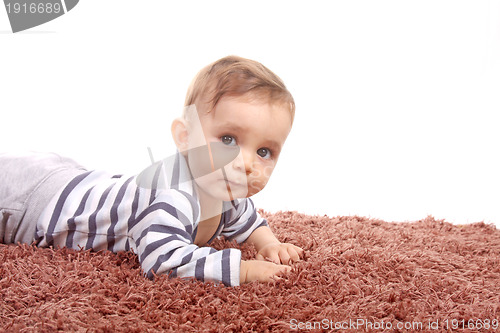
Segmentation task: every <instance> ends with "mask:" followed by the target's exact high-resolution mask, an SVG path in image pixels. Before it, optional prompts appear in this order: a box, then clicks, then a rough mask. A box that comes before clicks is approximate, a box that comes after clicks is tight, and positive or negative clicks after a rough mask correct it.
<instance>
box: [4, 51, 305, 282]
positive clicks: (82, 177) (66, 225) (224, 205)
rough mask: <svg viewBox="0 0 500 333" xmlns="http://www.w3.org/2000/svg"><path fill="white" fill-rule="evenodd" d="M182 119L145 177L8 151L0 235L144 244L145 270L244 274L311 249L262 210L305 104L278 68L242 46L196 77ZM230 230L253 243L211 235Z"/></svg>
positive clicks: (225, 277)
mask: <svg viewBox="0 0 500 333" xmlns="http://www.w3.org/2000/svg"><path fill="white" fill-rule="evenodd" d="M185 105H186V107H185V110H184V113H183V115H182V117H181V118H179V119H176V120H174V121H173V123H172V136H173V139H174V141H175V144H176V146H177V148H178V152H177V153H176V154H175V155H174V156H173V157H171V158H168V159H165V160H163V161H160V162H156V163H154V164H153V165H152V166H150V167H148V168H147V169H146V170H144V171H143V172H142V173H141V174H139V175H138V176H136V177H124V176H121V175H111V174H108V173H106V172H104V171H99V170H94V171H87V170H86V169H85V168H83V167H81V166H80V165H78V164H77V163H76V162H74V161H73V160H70V159H67V158H63V157H61V156H58V155H55V154H39V153H30V154H22V155H12V154H0V211H1V215H0V219H1V222H0V242H3V243H7V244H8V243H18V242H22V243H32V242H35V243H36V244H37V245H38V246H45V247H46V246H55V247H64V246H66V247H69V248H74V249H80V248H84V249H94V250H109V251H114V252H117V251H124V250H125V251H128V250H133V251H134V252H135V253H137V255H138V258H139V261H140V263H141V267H142V268H143V270H144V272H145V274H146V275H147V276H149V277H153V276H154V275H157V274H163V273H164V274H170V276H173V277H175V276H178V277H195V278H197V279H199V280H202V281H220V282H222V283H224V284H225V285H227V286H237V285H240V284H242V283H246V282H250V281H271V280H272V279H273V278H275V277H276V276H277V275H279V274H280V273H283V272H286V271H288V270H290V266H288V265H289V264H290V263H291V262H295V261H298V260H299V259H300V257H301V256H302V254H303V250H302V249H301V248H299V247H297V246H294V245H292V244H288V243H281V242H280V241H279V240H278V239H277V238H276V237H275V236H274V234H273V233H272V231H271V229H270V228H269V227H268V225H267V221H266V220H265V219H263V218H262V217H261V216H260V215H259V214H258V212H257V211H256V210H255V208H254V206H253V203H252V201H251V199H249V197H250V196H252V195H254V194H256V193H258V192H259V191H260V190H262V189H263V188H264V187H265V185H266V184H267V181H268V180H269V177H270V175H271V172H272V171H273V169H274V167H275V165H276V162H277V161H278V158H279V155H280V151H281V149H282V147H283V144H284V143H285V140H286V138H287V136H288V133H289V132H290V130H291V127H292V123H293V118H294V110H295V104H294V101H293V98H292V96H291V94H290V92H289V91H288V90H287V89H286V87H285V85H284V84H283V82H282V81H281V79H280V78H278V77H277V76H276V75H275V74H274V73H272V72H271V71H270V70H269V69H267V68H266V67H264V66H263V65H261V64H260V63H258V62H255V61H252V60H248V59H244V58H240V57H236V56H230V57H225V58H223V59H220V60H218V61H216V62H214V63H213V64H210V65H209V66H207V67H205V68H204V69H202V70H201V71H200V72H199V73H198V75H197V76H196V77H195V79H194V80H193V82H192V84H191V86H190V88H189V90H188V93H187V97H186V103H185ZM219 236H223V237H225V238H227V239H234V240H236V241H237V242H238V243H241V242H247V243H250V244H253V245H254V246H255V248H256V250H257V256H256V260H241V252H240V250H237V249H233V248H230V249H224V250H221V251H216V250H215V249H213V248H211V247H209V246H207V245H208V244H210V243H211V242H212V241H213V240H214V239H215V238H217V237H219Z"/></svg>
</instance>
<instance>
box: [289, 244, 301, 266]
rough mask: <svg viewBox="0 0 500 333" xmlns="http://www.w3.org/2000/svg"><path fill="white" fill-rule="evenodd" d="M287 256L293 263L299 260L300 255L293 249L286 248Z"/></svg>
mask: <svg viewBox="0 0 500 333" xmlns="http://www.w3.org/2000/svg"><path fill="white" fill-rule="evenodd" d="M288 254H289V255H290V259H292V261H293V262H296V261H299V260H300V255H299V253H298V252H297V250H296V249H295V248H294V247H289V248H288Z"/></svg>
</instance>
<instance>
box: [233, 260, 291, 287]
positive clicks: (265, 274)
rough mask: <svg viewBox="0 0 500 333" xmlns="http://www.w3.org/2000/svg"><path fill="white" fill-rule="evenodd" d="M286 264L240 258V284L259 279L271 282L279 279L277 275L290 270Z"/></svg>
mask: <svg viewBox="0 0 500 333" xmlns="http://www.w3.org/2000/svg"><path fill="white" fill-rule="evenodd" d="M290 269H291V268H290V267H289V266H286V265H277V264H275V263H272V262H269V261H260V260H242V261H241V266H240V284H243V283H247V282H251V281H260V282H271V281H273V280H274V279H279V277H278V275H279V274H281V273H286V272H289V271H290Z"/></svg>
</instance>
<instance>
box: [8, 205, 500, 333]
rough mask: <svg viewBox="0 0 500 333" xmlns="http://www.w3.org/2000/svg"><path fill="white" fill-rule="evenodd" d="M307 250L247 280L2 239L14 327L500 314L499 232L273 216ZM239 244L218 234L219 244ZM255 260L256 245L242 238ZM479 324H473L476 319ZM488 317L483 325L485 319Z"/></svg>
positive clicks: (461, 319)
mask: <svg viewBox="0 0 500 333" xmlns="http://www.w3.org/2000/svg"><path fill="white" fill-rule="evenodd" d="M263 214H264V216H266V217H267V218H268V220H269V224H270V225H271V228H273V230H274V231H275V233H276V234H277V236H278V238H279V239H280V240H282V241H287V242H291V243H294V244H296V245H299V246H301V247H303V248H304V249H305V250H306V251H307V258H306V259H305V260H304V261H302V262H300V263H297V264H295V265H294V266H293V270H292V272H291V273H289V274H288V275H287V276H286V277H285V278H283V279H281V280H279V281H275V282H273V283H251V284H247V285H243V286H240V287H236V288H227V287H224V286H222V285H216V284H210V283H201V282H199V281H194V280H182V279H169V278H167V277H165V276H161V277H157V278H156V279H155V280H154V281H152V280H148V279H146V278H144V277H143V275H142V273H141V270H140V266H139V265H138V262H137V258H136V256H135V255H133V254H131V253H119V254H112V253H107V252H98V253H94V252H89V251H73V250H68V249H59V250H52V249H41V248H33V247H30V246H25V245H23V246H12V245H11V246H6V245H0V330H1V331H7V332H18V331H36V332H52V331H57V330H61V331H65V332H72V331H78V332H156V331H174V332H247V331H255V332H274V331H276V332H283V331H285V332H287V331H314V332H318V331H330V330H335V329H338V330H339V331H345V332H359V331H361V332H364V331H374V332H382V331H389V332H398V331H400V332H413V331H415V332H417V331H418V332H441V331H450V332H451V331H460V332H475V331H481V332H489V331H494V330H495V327H498V321H497V320H500V230H497V229H496V228H495V227H494V226H492V225H485V224H484V223H476V224H472V225H465V226H456V225H452V224H450V223H447V222H444V221H437V220H435V219H433V218H432V217H427V218H426V219H424V220H420V221H417V222H412V223H409V222H405V223H388V222H384V221H380V220H375V219H368V218H362V217H357V216H350V217H335V218H331V217H327V216H308V215H303V214H299V213H295V212H280V213H275V214H267V213H263ZM228 246H233V247H234V246H237V245H236V244H230V243H228V242H224V241H217V243H216V244H215V245H214V247H216V248H224V247H228ZM242 251H243V256H244V258H247V259H249V258H252V257H253V256H254V254H255V250H254V249H253V248H251V247H249V246H246V245H245V246H243V247H242ZM471 325H472V326H471ZM480 326H481V327H480ZM499 330H500V329H499Z"/></svg>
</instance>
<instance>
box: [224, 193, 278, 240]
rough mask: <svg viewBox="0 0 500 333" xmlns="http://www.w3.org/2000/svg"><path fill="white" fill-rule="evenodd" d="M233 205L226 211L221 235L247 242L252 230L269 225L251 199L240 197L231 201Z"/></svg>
mask: <svg viewBox="0 0 500 333" xmlns="http://www.w3.org/2000/svg"><path fill="white" fill-rule="evenodd" d="M230 204H231V205H232V206H231V207H230V208H229V209H228V210H227V211H226V212H225V213H224V219H225V221H224V228H223V229H222V232H221V235H222V236H224V237H226V238H227V239H229V240H233V239H234V240H236V242H238V243H243V242H245V241H246V240H247V239H248V237H250V235H251V234H252V232H253V231H254V230H255V229H257V228H259V227H263V226H268V223H267V220H266V219H264V218H263V217H262V216H260V214H259V213H258V212H257V210H256V209H255V207H254V204H253V202H252V200H251V199H248V198H247V199H238V200H234V201H232V202H231V203H230Z"/></svg>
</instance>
